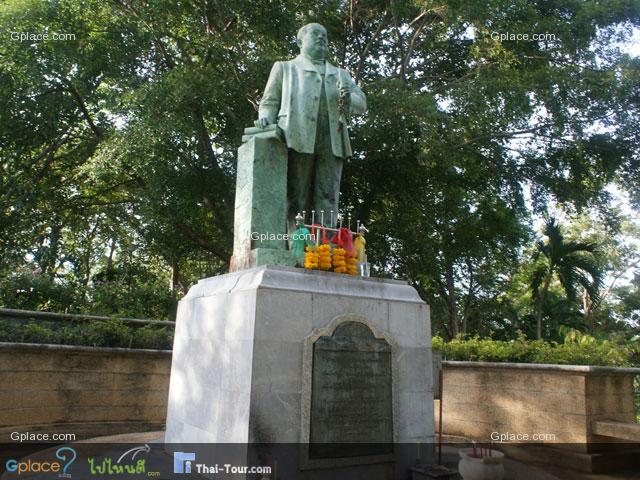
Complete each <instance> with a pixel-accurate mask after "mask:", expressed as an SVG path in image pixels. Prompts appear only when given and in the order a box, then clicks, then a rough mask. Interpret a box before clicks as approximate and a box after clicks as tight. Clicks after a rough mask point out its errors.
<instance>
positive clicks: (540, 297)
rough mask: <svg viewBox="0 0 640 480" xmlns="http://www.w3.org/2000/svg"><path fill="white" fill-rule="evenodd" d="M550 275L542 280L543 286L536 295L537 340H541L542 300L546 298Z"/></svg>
mask: <svg viewBox="0 0 640 480" xmlns="http://www.w3.org/2000/svg"><path fill="white" fill-rule="evenodd" d="M551 275H552V273H551V272H549V274H547V277H546V278H545V279H544V286H543V287H542V290H541V291H540V293H539V294H538V311H537V312H536V336H537V338H538V340H542V309H543V306H544V298H545V297H546V296H547V291H548V290H549V286H550V285H551Z"/></svg>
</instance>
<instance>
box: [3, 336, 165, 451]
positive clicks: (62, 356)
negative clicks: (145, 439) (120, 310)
mask: <svg viewBox="0 0 640 480" xmlns="http://www.w3.org/2000/svg"><path fill="white" fill-rule="evenodd" d="M170 370H171V352H170V351H159V350H128V349H122V348H93V347H77V346H65V345H33V344H14V343H0V442H6V441H8V440H9V435H10V433H11V432H15V431H18V432H26V431H29V432H36V431H42V432H48V433H74V434H76V436H77V438H78V439H80V438H89V437H92V436H101V435H111V434H117V433H128V432H134V431H152V430H160V429H162V428H163V426H164V423H165V416H166V413H167V393H168V389H169V373H170Z"/></svg>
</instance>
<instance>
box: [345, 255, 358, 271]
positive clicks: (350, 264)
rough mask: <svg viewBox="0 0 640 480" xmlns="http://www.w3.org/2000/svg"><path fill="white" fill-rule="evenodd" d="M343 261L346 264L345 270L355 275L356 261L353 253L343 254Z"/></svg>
mask: <svg viewBox="0 0 640 480" xmlns="http://www.w3.org/2000/svg"><path fill="white" fill-rule="evenodd" d="M344 259H345V262H346V264H347V272H346V273H348V274H349V275H357V274H358V265H357V263H358V261H357V259H356V257H355V256H354V255H348V254H347V255H345V257H344Z"/></svg>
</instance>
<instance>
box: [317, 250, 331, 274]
mask: <svg viewBox="0 0 640 480" xmlns="http://www.w3.org/2000/svg"><path fill="white" fill-rule="evenodd" d="M316 251H317V252H318V268H319V269H320V270H331V245H329V244H324V245H318V246H317V247H316Z"/></svg>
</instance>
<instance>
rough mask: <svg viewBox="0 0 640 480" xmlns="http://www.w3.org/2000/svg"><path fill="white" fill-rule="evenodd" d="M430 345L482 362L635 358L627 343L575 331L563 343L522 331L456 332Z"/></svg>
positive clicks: (625, 362) (624, 362) (619, 362)
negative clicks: (508, 336)
mask: <svg viewBox="0 0 640 480" xmlns="http://www.w3.org/2000/svg"><path fill="white" fill-rule="evenodd" d="M433 348H434V350H437V351H440V352H441V353H442V354H443V356H444V357H445V358H446V359H447V360H468V361H482V362H519V363H551V364H561V365H608V366H632V365H633V364H634V361H635V359H636V358H637V357H636V356H635V355H634V352H633V349H632V348H631V347H630V346H627V345H625V344H619V343H614V342H611V341H609V340H598V339H596V338H594V337H591V336H589V335H584V334H582V333H580V332H575V331H572V332H571V334H568V335H567V336H566V337H565V341H564V343H557V342H546V341H543V340H527V338H526V337H525V336H524V335H523V334H520V335H519V336H518V338H517V339H515V340H510V341H501V340H493V339H481V338H479V337H477V336H475V337H469V338H464V337H462V336H458V337H456V338H454V339H453V340H451V341H449V342H445V341H444V340H443V339H442V338H440V337H434V338H433Z"/></svg>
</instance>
